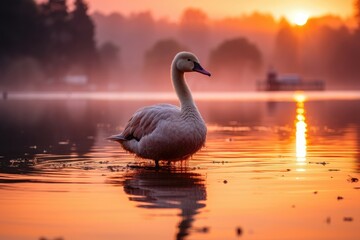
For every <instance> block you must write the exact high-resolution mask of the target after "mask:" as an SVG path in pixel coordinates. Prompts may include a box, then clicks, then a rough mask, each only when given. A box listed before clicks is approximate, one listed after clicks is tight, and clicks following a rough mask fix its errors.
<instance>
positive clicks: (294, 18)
mask: <svg viewBox="0 0 360 240" xmlns="http://www.w3.org/2000/svg"><path fill="white" fill-rule="evenodd" d="M289 18H290V19H289V20H290V22H292V23H293V24H296V25H298V26H303V25H305V24H306V23H307V21H308V19H309V14H308V13H306V12H303V11H297V12H294V13H293V14H292V15H291V16H290V17H289Z"/></svg>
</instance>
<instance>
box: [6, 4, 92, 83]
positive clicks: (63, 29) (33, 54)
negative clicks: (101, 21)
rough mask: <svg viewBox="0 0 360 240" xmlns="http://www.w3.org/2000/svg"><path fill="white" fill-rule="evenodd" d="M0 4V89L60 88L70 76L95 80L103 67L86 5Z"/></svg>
mask: <svg viewBox="0 0 360 240" xmlns="http://www.w3.org/2000/svg"><path fill="white" fill-rule="evenodd" d="M74 5H75V6H74V8H73V10H72V11H69V10H68V6H67V2H66V0H48V1H46V2H44V3H42V4H36V3H35V2H34V0H2V1H0V34H1V37H0V85H7V86H16V85H20V87H24V86H25V87H26V86H27V85H33V84H34V83H38V84H40V85H41V84H53V85H57V84H61V83H62V82H63V80H64V77H66V76H67V75H71V74H73V75H81V76H85V77H86V79H88V81H90V82H91V81H92V80H93V79H94V76H95V74H96V72H95V71H94V69H96V67H97V66H98V65H99V54H98V52H97V49H96V44H95V26H94V23H93V21H92V19H91V18H90V17H89V15H88V13H87V4H86V3H85V2H84V1H83V0H75V1H74Z"/></svg>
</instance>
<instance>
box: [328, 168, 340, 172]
mask: <svg viewBox="0 0 360 240" xmlns="http://www.w3.org/2000/svg"><path fill="white" fill-rule="evenodd" d="M328 171H329V172H338V171H340V169H336V168H330V169H329V170H328Z"/></svg>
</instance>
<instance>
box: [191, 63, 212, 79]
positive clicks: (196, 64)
mask: <svg viewBox="0 0 360 240" xmlns="http://www.w3.org/2000/svg"><path fill="white" fill-rule="evenodd" d="M192 70H193V71H195V72H199V73H202V74H205V75H207V76H209V77H210V76H211V73H209V72H208V71H206V70H205V69H204V68H203V67H202V66H201V65H200V64H199V63H198V62H194V68H193V69H192Z"/></svg>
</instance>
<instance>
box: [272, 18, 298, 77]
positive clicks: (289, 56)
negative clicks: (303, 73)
mask: <svg viewBox="0 0 360 240" xmlns="http://www.w3.org/2000/svg"><path fill="white" fill-rule="evenodd" d="M280 25H281V28H280V30H279V32H278V34H277V36H276V40H275V64H276V65H275V67H276V68H277V69H278V70H279V71H280V72H298V60H299V59H298V58H299V41H298V37H297V35H296V33H295V31H294V29H293V28H292V27H291V26H290V24H289V23H288V22H287V21H286V20H285V19H282V21H281V23H280Z"/></svg>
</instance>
